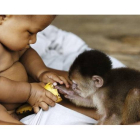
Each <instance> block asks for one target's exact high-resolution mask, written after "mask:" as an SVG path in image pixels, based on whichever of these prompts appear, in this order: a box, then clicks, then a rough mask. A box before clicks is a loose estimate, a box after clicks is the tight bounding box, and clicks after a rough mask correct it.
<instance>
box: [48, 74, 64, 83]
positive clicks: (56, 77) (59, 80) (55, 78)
mask: <svg viewBox="0 0 140 140" xmlns="http://www.w3.org/2000/svg"><path fill="white" fill-rule="evenodd" d="M48 77H49V78H50V79H52V80H54V81H55V82H58V83H59V84H63V81H62V80H61V79H60V78H59V77H58V76H56V75H55V74H54V75H49V76H48Z"/></svg>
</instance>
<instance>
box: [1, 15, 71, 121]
mask: <svg viewBox="0 0 140 140" xmlns="http://www.w3.org/2000/svg"><path fill="white" fill-rule="evenodd" d="M54 18H55V16H53V15H48V16H47V15H22V16H20V15H11V16H10V15H1V16H0V112H1V113H0V120H1V121H5V122H13V123H18V122H17V121H16V120H15V119H13V118H12V117H10V115H8V114H7V111H12V110H15V109H16V108H17V107H18V106H20V105H21V104H22V103H24V102H28V103H29V104H30V105H31V106H32V107H33V109H34V112H35V113H37V112H38V111H39V108H42V109H43V110H47V109H48V106H54V105H55V101H56V100H57V98H56V96H54V95H53V94H51V93H50V92H49V91H47V90H45V89H44V86H45V84H46V83H48V82H52V83H55V84H57V83H59V84H65V85H66V87H69V83H68V81H67V80H66V78H64V77H63V76H59V75H57V74H56V73H54V72H55V70H54V71H53V70H52V69H50V68H47V67H46V66H45V65H44V63H43V61H42V59H41V58H40V57H39V55H38V54H37V53H36V52H35V51H34V50H33V49H31V48H30V44H34V43H35V42H36V35H37V33H38V32H39V31H41V30H43V29H44V28H45V27H47V26H48V25H49V24H50V23H51V22H52V21H53V19H54ZM52 71H53V72H52ZM58 74H60V73H58ZM28 75H29V76H31V77H32V78H33V79H34V81H36V82H35V83H29V81H28Z"/></svg>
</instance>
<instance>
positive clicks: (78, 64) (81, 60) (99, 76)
mask: <svg viewBox="0 0 140 140" xmlns="http://www.w3.org/2000/svg"><path fill="white" fill-rule="evenodd" d="M111 68H112V63H111V60H110V59H109V57H108V56H107V55H106V54H104V53H102V52H100V51H97V50H90V51H85V52H83V53H82V54H80V55H79V56H78V57H77V58H76V59H75V61H74V62H73V64H72V65H71V67H70V70H69V78H70V80H71V81H72V83H73V84H72V88H73V90H74V91H75V92H76V93H78V94H79V95H80V96H81V97H84V98H86V97H88V96H90V95H91V94H93V93H95V91H96V90H97V89H98V88H101V87H102V86H103V84H104V76H105V74H106V73H107V72H108V71H109V70H110V69H111Z"/></svg>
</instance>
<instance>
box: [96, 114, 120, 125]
mask: <svg viewBox="0 0 140 140" xmlns="http://www.w3.org/2000/svg"><path fill="white" fill-rule="evenodd" d="M120 123H121V116H120V115H118V114H117V113H113V114H112V115H108V116H106V115H104V116H103V117H102V118H101V119H100V120H99V122H98V125H119V124H120Z"/></svg>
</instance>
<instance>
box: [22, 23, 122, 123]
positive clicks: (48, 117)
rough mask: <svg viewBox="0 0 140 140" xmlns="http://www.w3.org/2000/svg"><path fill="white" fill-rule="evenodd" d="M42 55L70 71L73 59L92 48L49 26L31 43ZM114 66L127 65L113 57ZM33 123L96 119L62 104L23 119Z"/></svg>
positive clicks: (91, 120)
mask: <svg viewBox="0 0 140 140" xmlns="http://www.w3.org/2000/svg"><path fill="white" fill-rule="evenodd" d="M31 47H33V48H34V49H35V50H36V51H37V52H38V54H39V55H40V56H41V57H42V59H43V61H44V63H45V64H46V66H47V67H50V68H54V69H59V70H66V71H68V70H69V67H70V65H71V64H72V62H73V61H74V59H75V58H76V57H77V56H78V55H79V54H80V53H82V52H83V51H85V50H90V48H89V47H88V46H87V44H86V43H85V42H84V41H83V40H82V39H80V38H79V37H78V36H76V35H74V34H73V33H70V32H66V31H63V30H61V29H58V28H56V27H55V26H52V25H50V26H49V27H47V28H46V29H45V30H43V31H42V32H40V33H38V35H37V42H36V43H35V44H33V45H31ZM110 58H111V60H112V63H113V68H116V67H124V65H123V64H122V63H121V62H120V61H118V60H117V59H115V58H113V57H110ZM21 122H23V123H25V124H32V125H50V124H51V125H61V124H63V125H71V124H72V125H74V124H75V125H76V124H94V123H96V121H95V120H94V119H92V118H89V117H87V116H85V115H83V114H80V113H78V112H76V111H73V110H70V109H68V108H66V107H63V106H61V105H59V104H56V106H55V107H50V109H49V110H48V111H42V110H40V111H39V113H38V114H33V115H30V116H27V117H25V118H23V119H22V120H21Z"/></svg>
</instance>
